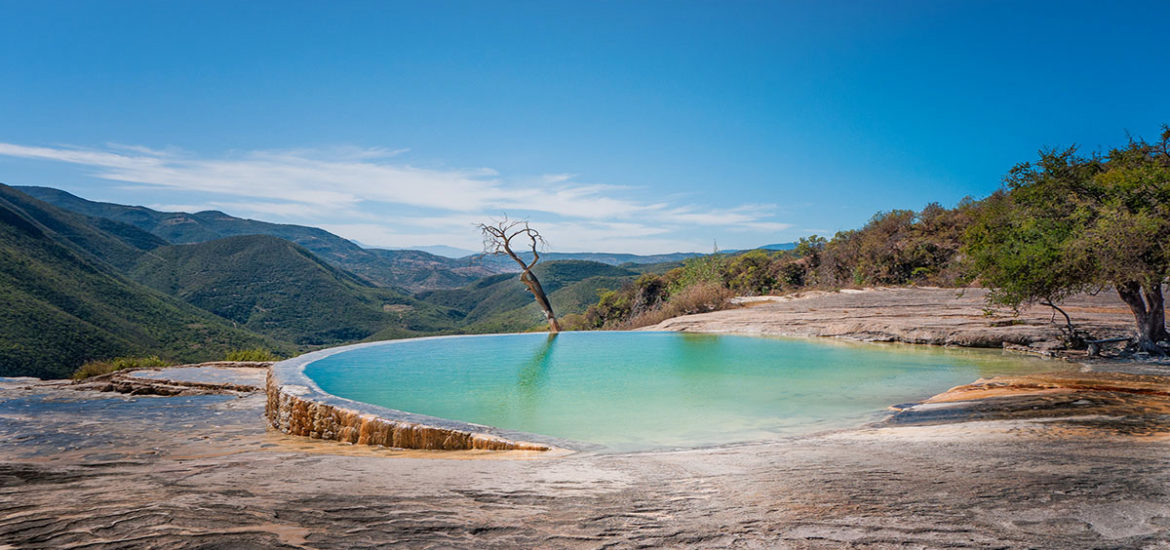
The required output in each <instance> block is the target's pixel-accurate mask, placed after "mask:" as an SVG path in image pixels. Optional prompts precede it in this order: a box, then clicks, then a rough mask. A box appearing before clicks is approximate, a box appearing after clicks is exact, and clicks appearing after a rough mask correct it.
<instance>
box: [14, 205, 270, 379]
mask: <svg viewBox="0 0 1170 550" xmlns="http://www.w3.org/2000/svg"><path fill="white" fill-rule="evenodd" d="M162 244H165V243H162ZM158 245H160V242H159V241H157V240H155V239H154V238H152V237H150V236H148V235H145V234H143V232H141V231H139V230H137V229H135V228H133V227H129V226H126V225H123V224H116V222H110V221H108V220H105V221H98V220H92V219H90V218H86V217H84V216H80V215H78V214H76V213H71V212H66V211H64V210H61V209H59V208H56V207H54V206H52V205H49V204H46V203H44V202H41V201H38V200H36V199H34V198H32V197H29V196H27V195H25V194H23V193H21V192H19V191H17V190H15V189H13V188H12V187H9V186H6V185H0V303H2V304H4V307H2V308H0V376H38V377H43V378H57V377H65V376H68V375H69V374H70V373H72V372H73V370H75V369H76V368H77V367H78V366H80V365H81V364H82V363H83V362H85V361H88V360H92V359H106V358H111V357H115V356H120V355H132V354H146V353H158V354H160V355H163V356H165V357H167V358H170V359H173V360H180V361H205V360H211V359H218V358H222V357H223V356H224V354H225V352H226V351H227V350H230V349H235V348H245V347H258V346H263V347H267V348H271V349H277V350H284V351H288V349H287V348H286V347H284V346H281V345H279V344H278V343H276V342H274V341H273V340H271V339H268V338H265V337H262V336H259V335H256V334H254V333H251V332H248V331H246V330H242V329H236V328H233V327H232V326H230V323H228V322H227V321H225V320H223V319H221V318H219V317H216V316H215V315H212V314H211V313H208V312H206V311H203V310H200V309H198V308H196V307H194V306H191V305H189V304H186V303H183V302H181V301H179V300H176V299H174V298H171V297H169V296H166V295H164V294H162V293H159V292H157V291H155V290H152V289H150V288H147V287H145V286H143V285H140V284H138V283H136V282H133V281H131V280H129V279H127V278H125V277H124V276H122V275H121V274H120V267H115V265H116V264H120V265H121V266H128V265H130V264H132V263H133V262H135V261H136V260H137V258H138V257H140V256H141V255H142V254H144V253H147V251H149V250H152V249H156V248H157V247H158Z"/></svg>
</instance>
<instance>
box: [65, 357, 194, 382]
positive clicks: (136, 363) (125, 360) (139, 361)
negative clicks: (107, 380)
mask: <svg viewBox="0 0 1170 550" xmlns="http://www.w3.org/2000/svg"><path fill="white" fill-rule="evenodd" d="M172 364H173V363H171V362H169V361H164V360H162V359H159V357H158V356H157V355H151V356H150V357H118V358H117V359H108V360H104V361H89V362H87V363H85V364H84V365H81V367H79V368H78V369H77V370H76V371H74V372H73V379H74V380H85V379H86V378H89V377H91V376H99V375H102V374H109V373H111V372H114V371H119V370H123V369H145V368H153V367H169V366H171V365H172Z"/></svg>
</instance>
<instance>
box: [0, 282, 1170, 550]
mask: <svg viewBox="0 0 1170 550" xmlns="http://www.w3.org/2000/svg"><path fill="white" fill-rule="evenodd" d="M883 292H885V291H883ZM870 298H872V297H867V299H866V302H864V303H870V304H872V303H873V302H872V301H870ZM763 307H765V306H760V307H758V308H749V309H745V310H740V311H744V312H752V311H757V312H762V311H767V310H766V309H761V308H763ZM814 307H816V306H814ZM816 309H819V308H816ZM881 309H882V308H880V307H878V306H876V305H874V306H871V307H870V308H869V309H859V311H880V310H881ZM724 313H736V314H737V315H742V313H738V312H724ZM735 322H740V323H747V322H748V319H747V318H746V317H739V318H737V320H736V321H735ZM756 322H757V323H760V326H770V327H773V328H776V327H780V325H779V324H778V322H777V321H776V320H774V319H770V318H761V319H760V320H757V321H756ZM826 322H827V321H826ZM905 322H907V323H912V322H913V321H905ZM919 323H922V324H929V317H926V318H920V319H919ZM688 326H694V325H688ZM877 326H878V325H877V324H875V325H873V326H871V327H869V328H866V331H865V332H869V333H877V332H880V331H879V330H877V329H876V327H877ZM907 326H909V325H907ZM1016 326H1026V325H1016ZM870 328H873V329H874V330H872V331H871V330H869V329H870ZM881 330H887V329H881ZM794 333H795V332H794ZM1116 366H1120V367H1122V368H1123V369H1124V370H1128V371H1131V372H1132V373H1134V374H1121V375H1117V374H1111V373H1109V372H1107V371H1111V370H1117V369H1115V368H1114V367H1116ZM1082 370H1083V371H1084V372H1080V373H1075V372H1074V373H1068V372H1065V373H1063V374H1060V375H1053V376H1047V377H1045V376H1031V377H1016V378H1013V379H1003V380H997V381H981V382H978V383H975V384H973V385H971V386H967V387H960V388H956V389H955V390H953V391H952V392H948V393H947V394H943V395H940V396H938V397H936V398H934V399H932V400H931V401H929V402H927V403H923V404H920V405H915V406H910V407H906V408H904V409H902V410H900V411H896V412H894V413H893V414H892V416H891V418H890V419H889V420H887V421H886V422H883V423H881V424H879V425H874V426H868V427H860V428H858V429H853V430H846V431H840V432H833V433H824V434H817V435H813V436H807V437H800V438H793V439H786V440H779V441H770V442H766V443H756V444H747V445H738V446H730V447H722V448H715V449H699V450H688V451H679V452H651V453H634V454H589V453H580V454H572V455H568V456H561V457H555V458H542V457H540V455H539V454H508V455H498V454H491V453H486V452H478V453H474V452H465V453H458V454H449V453H446V454H445V453H438V452H424V451H413V452H407V451H392V450H386V449H375V448H360V447H352V446H343V445H340V444H335V443H328V442H319V441H310V440H305V439H299V438H292V437H288V436H284V435H282V434H278V433H273V432H270V431H267V430H265V428H264V422H263V421H262V420H261V414H262V410H263V406H264V397H263V396H262V395H260V394H257V393H251V392H245V391H239V390H238V389H231V390H230V392H231V393H230V394H200V395H190V394H188V395H183V394H179V395H173V396H168V397H160V396H152V395H142V394H139V395H133V394H128V393H119V392H118V391H98V390H101V389H114V390H116V388H105V387H104V386H94V387H89V388H88V389H81V390H78V389H75V387H74V386H71V385H69V384H67V383H66V384H62V383H44V382H36V381H31V380H12V379H8V380H6V381H4V382H3V383H0V440H2V441H3V442H4V443H3V445H2V446H0V548H8V547H17V548H82V547H84V548H385V547H402V548H452V547H477V548H516V547H540V548H637V547H674V548H677V547H700V548H722V547H738V548H842V547H849V548H939V547H947V548H1061V549H1064V548H1170V437H1168V434H1170V396H1168V393H1167V391H1166V390H1167V388H1170V379H1167V378H1165V377H1164V376H1162V374H1161V373H1163V372H1165V371H1167V369H1166V367H1164V366H1162V365H1158V364H1156V363H1149V362H1143V363H1125V364H1118V363H1113V362H1099V363H1095V364H1090V365H1087V366H1086V367H1085V368H1084V369H1082ZM203 371H206V372H208V373H211V374H207V375H206V376H204V375H202V374H200V375H193V374H192V371H191V370H187V371H185V372H184V373H183V374H182V375H179V374H173V375H172V374H171V373H168V372H167V371H158V373H157V374H149V375H148V374H137V375H136V377H137V378H153V379H160V380H163V382H160V383H162V384H163V385H174V384H173V382H179V380H174V379H175V378H180V377H184V378H186V381H188V382H198V383H203V382H205V381H206V380H208V379H215V380H218V381H219V382H221V383H227V384H231V385H232V386H233V387H236V386H247V385H249V384H252V383H255V382H256V380H255V379H254V378H255V376H256V373H257V372H258V371H256V370H255V369H236V370H235V371H230V370H227V369H226V368H225V367H223V366H220V367H205V368H203V369H199V370H198V371H196V372H203ZM192 378H194V380H192ZM167 380H169V381H170V382H167ZM111 385H113V384H111Z"/></svg>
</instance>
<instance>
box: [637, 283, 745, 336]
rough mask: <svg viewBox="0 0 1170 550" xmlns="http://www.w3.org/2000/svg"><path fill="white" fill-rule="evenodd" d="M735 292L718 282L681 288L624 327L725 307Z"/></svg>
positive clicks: (659, 321)
mask: <svg viewBox="0 0 1170 550" xmlns="http://www.w3.org/2000/svg"><path fill="white" fill-rule="evenodd" d="M732 296H735V293H734V292H732V291H731V290H730V289H727V288H724V287H723V285H720V284H717V283H698V284H693V285H691V286H688V287H685V288H682V289H680V290H679V291H678V292H676V293H675V294H672V295H671V297H670V300H668V301H667V302H666V303H665V304H662V306H661V307H658V308H655V309H652V310H649V311H646V312H643V313H640V314H638V315H635V316H634V317H632V318H630V319H629V320H628V321H626V322H625V323H623V324H622V326H621V327H619V328H623V329H632V328H638V327H646V326H650V325H656V324H658V323H661V322H662V321H665V320H667V319H670V318H671V317H678V316H680V315H691V314H693V313H706V312H708V311H715V310H719V309H724V308H726V307H727V306H728V304H730V303H731V298H732Z"/></svg>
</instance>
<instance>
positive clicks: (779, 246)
mask: <svg viewBox="0 0 1170 550" xmlns="http://www.w3.org/2000/svg"><path fill="white" fill-rule="evenodd" d="M795 248H796V243H775V244H765V245H763V246H757V247H755V248H742V249H734V250H720V251H719V253H720V254H740V253H743V252H749V251H752V250H771V251H781V250H793V249H795Z"/></svg>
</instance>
